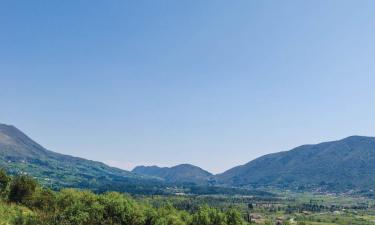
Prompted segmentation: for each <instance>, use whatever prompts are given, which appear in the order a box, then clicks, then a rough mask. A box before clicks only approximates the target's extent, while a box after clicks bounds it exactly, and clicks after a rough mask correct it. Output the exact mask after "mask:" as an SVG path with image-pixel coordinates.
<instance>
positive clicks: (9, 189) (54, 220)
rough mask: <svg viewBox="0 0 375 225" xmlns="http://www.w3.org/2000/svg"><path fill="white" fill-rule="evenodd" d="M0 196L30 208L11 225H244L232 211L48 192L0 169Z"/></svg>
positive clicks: (80, 192) (75, 192)
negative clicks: (190, 210)
mask: <svg viewBox="0 0 375 225" xmlns="http://www.w3.org/2000/svg"><path fill="white" fill-rule="evenodd" d="M0 194H1V199H2V202H3V204H9V205H14V204H16V205H19V206H23V208H25V207H27V208H28V209H30V210H27V211H20V212H19V213H17V215H15V216H14V219H13V221H12V223H13V224H15V225H244V224H246V222H245V220H244V217H243V215H242V214H241V213H240V212H239V211H238V210H236V209H233V208H230V209H227V210H225V211H223V210H219V209H216V208H212V207H208V206H203V207H200V208H199V209H197V210H196V211H194V212H190V213H189V212H187V211H184V210H177V209H176V208H174V207H173V206H172V205H171V204H168V203H166V204H163V205H161V206H159V207H153V206H151V205H150V204H147V203H144V202H141V201H136V200H134V199H133V198H132V197H130V196H127V195H124V194H121V193H118V192H108V193H103V194H95V193H93V192H90V191H84V190H77V189H63V190H61V191H52V190H50V189H46V188H43V187H41V186H40V185H39V184H38V183H37V182H36V180H34V179H33V178H31V177H29V176H26V175H17V176H14V177H10V176H8V175H7V174H6V173H5V172H4V171H3V170H0ZM0 220H1V215H0Z"/></svg>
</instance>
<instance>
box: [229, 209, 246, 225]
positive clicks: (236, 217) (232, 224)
mask: <svg viewBox="0 0 375 225" xmlns="http://www.w3.org/2000/svg"><path fill="white" fill-rule="evenodd" d="M225 214H226V218H227V224H228V225H242V224H245V221H244V219H243V218H242V216H241V213H240V212H239V211H238V210H235V209H229V210H228V211H226V213H225Z"/></svg>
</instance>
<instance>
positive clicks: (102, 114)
mask: <svg viewBox="0 0 375 225" xmlns="http://www.w3.org/2000/svg"><path fill="white" fill-rule="evenodd" d="M374 7H375V2H374V1H354V0H353V1H342V0H340V1H334V0H331V1H326V0H316V1H297V0H295V1H267V0H265V1H255V0H246V1H245V0H244V1H230V2H229V1H209V0H207V1H198V0H194V1H175V0H170V1H164V0H161V1H154V0H149V1H119V0H116V1H115V0H113V1H95V0H94V1H93V0H90V1H78V0H71V1H69V0H67V1H53V0H52V1H38V0H35V1H11V0H9V1H1V3H0V87H1V89H0V90H1V94H0V104H1V106H0V122H2V123H7V124H13V125H15V126H17V127H18V128H20V129H21V130H23V131H25V132H26V133H27V134H28V135H29V136H31V137H32V138H33V139H35V140H36V141H37V142H39V143H41V144H42V145H44V146H45V147H47V148H49V149H51V150H54V151H57V152H61V153H65V154H71V155H75V156H81V157H85V158H88V159H93V160H99V161H104V162H107V163H109V164H111V165H115V166H118V167H122V168H128V169H129V168H132V167H133V166H134V165H138V164H146V165H153V164H156V165H162V166H171V165H175V164H179V163H192V164H195V165H198V166H201V167H203V168H205V169H208V170H209V171H211V172H215V173H216V172H222V171H224V170H225V169H228V168H230V167H232V166H235V165H238V164H242V163H245V162H247V161H249V160H251V159H254V158H256V157H258V156H261V155H263V154H266V153H270V152H276V151H282V150H288V149H290V148H292V147H295V146H298V145H300V144H306V143H317V142H321V141H327V140H334V139H340V138H343V137H346V136H350V135H354V134H358V135H367V136H375V120H374V115H375V104H374V100H375V64H374V59H375V41H374V40H375V14H374V12H373V9H374Z"/></svg>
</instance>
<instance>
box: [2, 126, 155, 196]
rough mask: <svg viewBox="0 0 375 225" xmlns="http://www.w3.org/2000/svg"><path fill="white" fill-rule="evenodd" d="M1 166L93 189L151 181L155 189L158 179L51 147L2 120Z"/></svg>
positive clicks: (122, 187)
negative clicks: (50, 148)
mask: <svg viewBox="0 0 375 225" xmlns="http://www.w3.org/2000/svg"><path fill="white" fill-rule="evenodd" d="M0 168H4V169H6V170H7V171H8V172H10V173H12V174H18V173H25V174H29V175H30V176H33V177H35V178H37V179H38V180H39V181H40V182H41V183H42V184H44V185H47V186H52V187H53V188H60V187H83V188H90V189H92V190H97V191H101V190H103V191H104V190H107V188H108V186H110V187H111V190H112V189H113V190H118V191H130V192H132V191H136V190H135V189H136V188H137V187H140V188H143V189H147V188H144V187H141V185H145V184H149V185H150V187H151V188H152V189H153V188H154V187H157V185H160V184H159V183H160V182H159V181H156V180H155V179H150V178H147V177H145V176H140V175H136V174H133V173H131V172H129V171H125V170H121V169H117V168H114V167H110V166H107V165H105V164H104V163H101V162H96V161H91V160H86V159H83V158H78V157H73V156H69V155H63V154H59V153H55V152H52V151H49V150H47V149H45V148H44V147H42V146H41V145H39V144H38V143H36V142H35V141H33V140H32V139H30V138H29V137H28V136H26V135H25V134H24V133H23V132H21V131H20V130H18V129H17V128H16V127H14V126H10V125H5V124H0Z"/></svg>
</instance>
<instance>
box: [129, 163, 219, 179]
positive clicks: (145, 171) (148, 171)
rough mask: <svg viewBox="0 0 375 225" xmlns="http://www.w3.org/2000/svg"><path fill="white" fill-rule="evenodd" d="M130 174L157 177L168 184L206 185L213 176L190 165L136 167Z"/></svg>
mask: <svg viewBox="0 0 375 225" xmlns="http://www.w3.org/2000/svg"><path fill="white" fill-rule="evenodd" d="M132 172H133V173H136V174H142V175H148V176H154V177H159V178H162V179H164V180H165V181H167V182H169V183H196V184H207V183H208V182H209V180H210V179H211V178H212V176H213V175H212V174H211V173H209V172H207V171H205V170H203V169H201V168H199V167H197V166H193V165H190V164H181V165H177V166H173V167H158V166H137V167H136V168H134V169H133V170H132Z"/></svg>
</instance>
